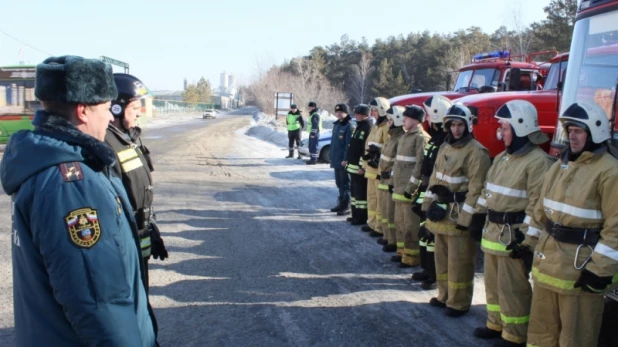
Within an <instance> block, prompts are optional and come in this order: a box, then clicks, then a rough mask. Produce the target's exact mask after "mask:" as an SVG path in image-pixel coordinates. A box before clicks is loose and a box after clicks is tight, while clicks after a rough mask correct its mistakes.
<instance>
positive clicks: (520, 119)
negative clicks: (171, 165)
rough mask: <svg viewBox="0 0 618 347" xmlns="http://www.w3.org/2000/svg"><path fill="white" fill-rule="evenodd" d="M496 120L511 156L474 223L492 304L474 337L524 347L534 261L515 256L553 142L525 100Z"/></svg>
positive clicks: (493, 174) (499, 159)
mask: <svg viewBox="0 0 618 347" xmlns="http://www.w3.org/2000/svg"><path fill="white" fill-rule="evenodd" d="M495 117H496V118H498V119H499V120H500V124H501V127H500V128H499V131H500V132H499V133H498V138H499V139H501V140H503V141H504V144H505V145H506V150H505V151H504V152H502V153H500V154H498V155H497V156H496V158H495V159H494V162H493V165H492V166H491V168H490V169H489V172H488V173H487V181H486V182H485V188H484V189H483V192H482V193H481V197H480V198H479V199H478V201H477V205H476V209H475V213H474V214H473V215H472V222H471V223H470V232H471V233H472V236H473V237H474V238H475V239H476V240H477V241H481V235H482V241H481V249H482V250H483V252H485V260H484V262H485V271H484V275H485V276H484V277H485V294H486V295H485V296H486V298H487V323H486V326H484V327H480V328H476V329H475V330H474V336H477V337H480V338H499V337H500V336H502V338H503V341H501V342H500V343H499V344H498V345H499V346H520V345H521V346H524V345H525V342H526V335H527V327H528V320H529V318H530V302H531V300H532V288H531V287H530V282H529V281H528V273H529V272H530V266H531V265H532V264H531V261H530V260H531V259H532V258H531V257H529V260H528V264H525V262H524V261H523V260H522V259H514V258H510V257H509V255H510V253H511V251H510V249H511V248H513V247H516V245H517V244H519V243H521V242H522V241H524V235H525V233H526V232H527V231H528V225H529V223H530V218H529V217H528V218H526V216H531V215H532V214H533V211H534V207H535V206H536V203H537V201H538V199H539V194H540V193H541V186H542V185H543V177H544V175H545V173H546V172H547V170H548V169H549V167H550V165H551V164H552V160H551V159H550V157H549V156H548V155H547V153H545V151H543V150H542V149H541V148H540V147H539V146H538V145H539V144H542V143H545V142H547V141H548V140H549V138H548V137H547V135H545V133H543V132H542V131H541V129H540V128H539V122H538V116H537V111H536V108H535V107H534V105H532V104H531V103H530V102H528V101H524V100H513V101H509V102H507V103H506V104H505V105H503V106H502V107H501V108H499V109H498V112H497V113H496V115H495ZM486 219H487V223H485V221H486ZM483 230H484V232H483ZM494 346H496V345H494Z"/></svg>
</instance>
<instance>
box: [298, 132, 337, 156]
mask: <svg viewBox="0 0 618 347" xmlns="http://www.w3.org/2000/svg"><path fill="white" fill-rule="evenodd" d="M331 136H332V130H330V129H329V130H326V131H322V132H321V133H320V140H319V141H318V153H320V155H319V157H318V160H319V161H321V162H323V163H327V164H330V139H331ZM303 137H309V135H308V134H307V133H306V132H305V133H303ZM298 153H299V154H300V155H301V156H303V157H309V156H310V155H309V139H308V138H306V139H303V140H302V141H300V147H299V148H298Z"/></svg>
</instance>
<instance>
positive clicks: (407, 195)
mask: <svg viewBox="0 0 618 347" xmlns="http://www.w3.org/2000/svg"><path fill="white" fill-rule="evenodd" d="M403 196H405V197H406V199H410V200H412V194H410V193H408V192H403Z"/></svg>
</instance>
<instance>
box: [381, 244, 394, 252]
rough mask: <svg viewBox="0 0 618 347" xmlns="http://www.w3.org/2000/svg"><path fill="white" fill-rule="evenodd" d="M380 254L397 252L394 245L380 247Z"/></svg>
mask: <svg viewBox="0 0 618 347" xmlns="http://www.w3.org/2000/svg"><path fill="white" fill-rule="evenodd" d="M382 252H385V253H393V252H397V246H395V245H384V247H382Z"/></svg>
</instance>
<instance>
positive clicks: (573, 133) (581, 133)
mask: <svg viewBox="0 0 618 347" xmlns="http://www.w3.org/2000/svg"><path fill="white" fill-rule="evenodd" d="M568 132H569V146H571V152H573V153H574V154H578V153H581V152H582V151H583V150H584V147H585V146H586V141H587V140H588V133H587V132H586V129H583V128H580V127H578V126H575V125H569V128H568Z"/></svg>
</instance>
